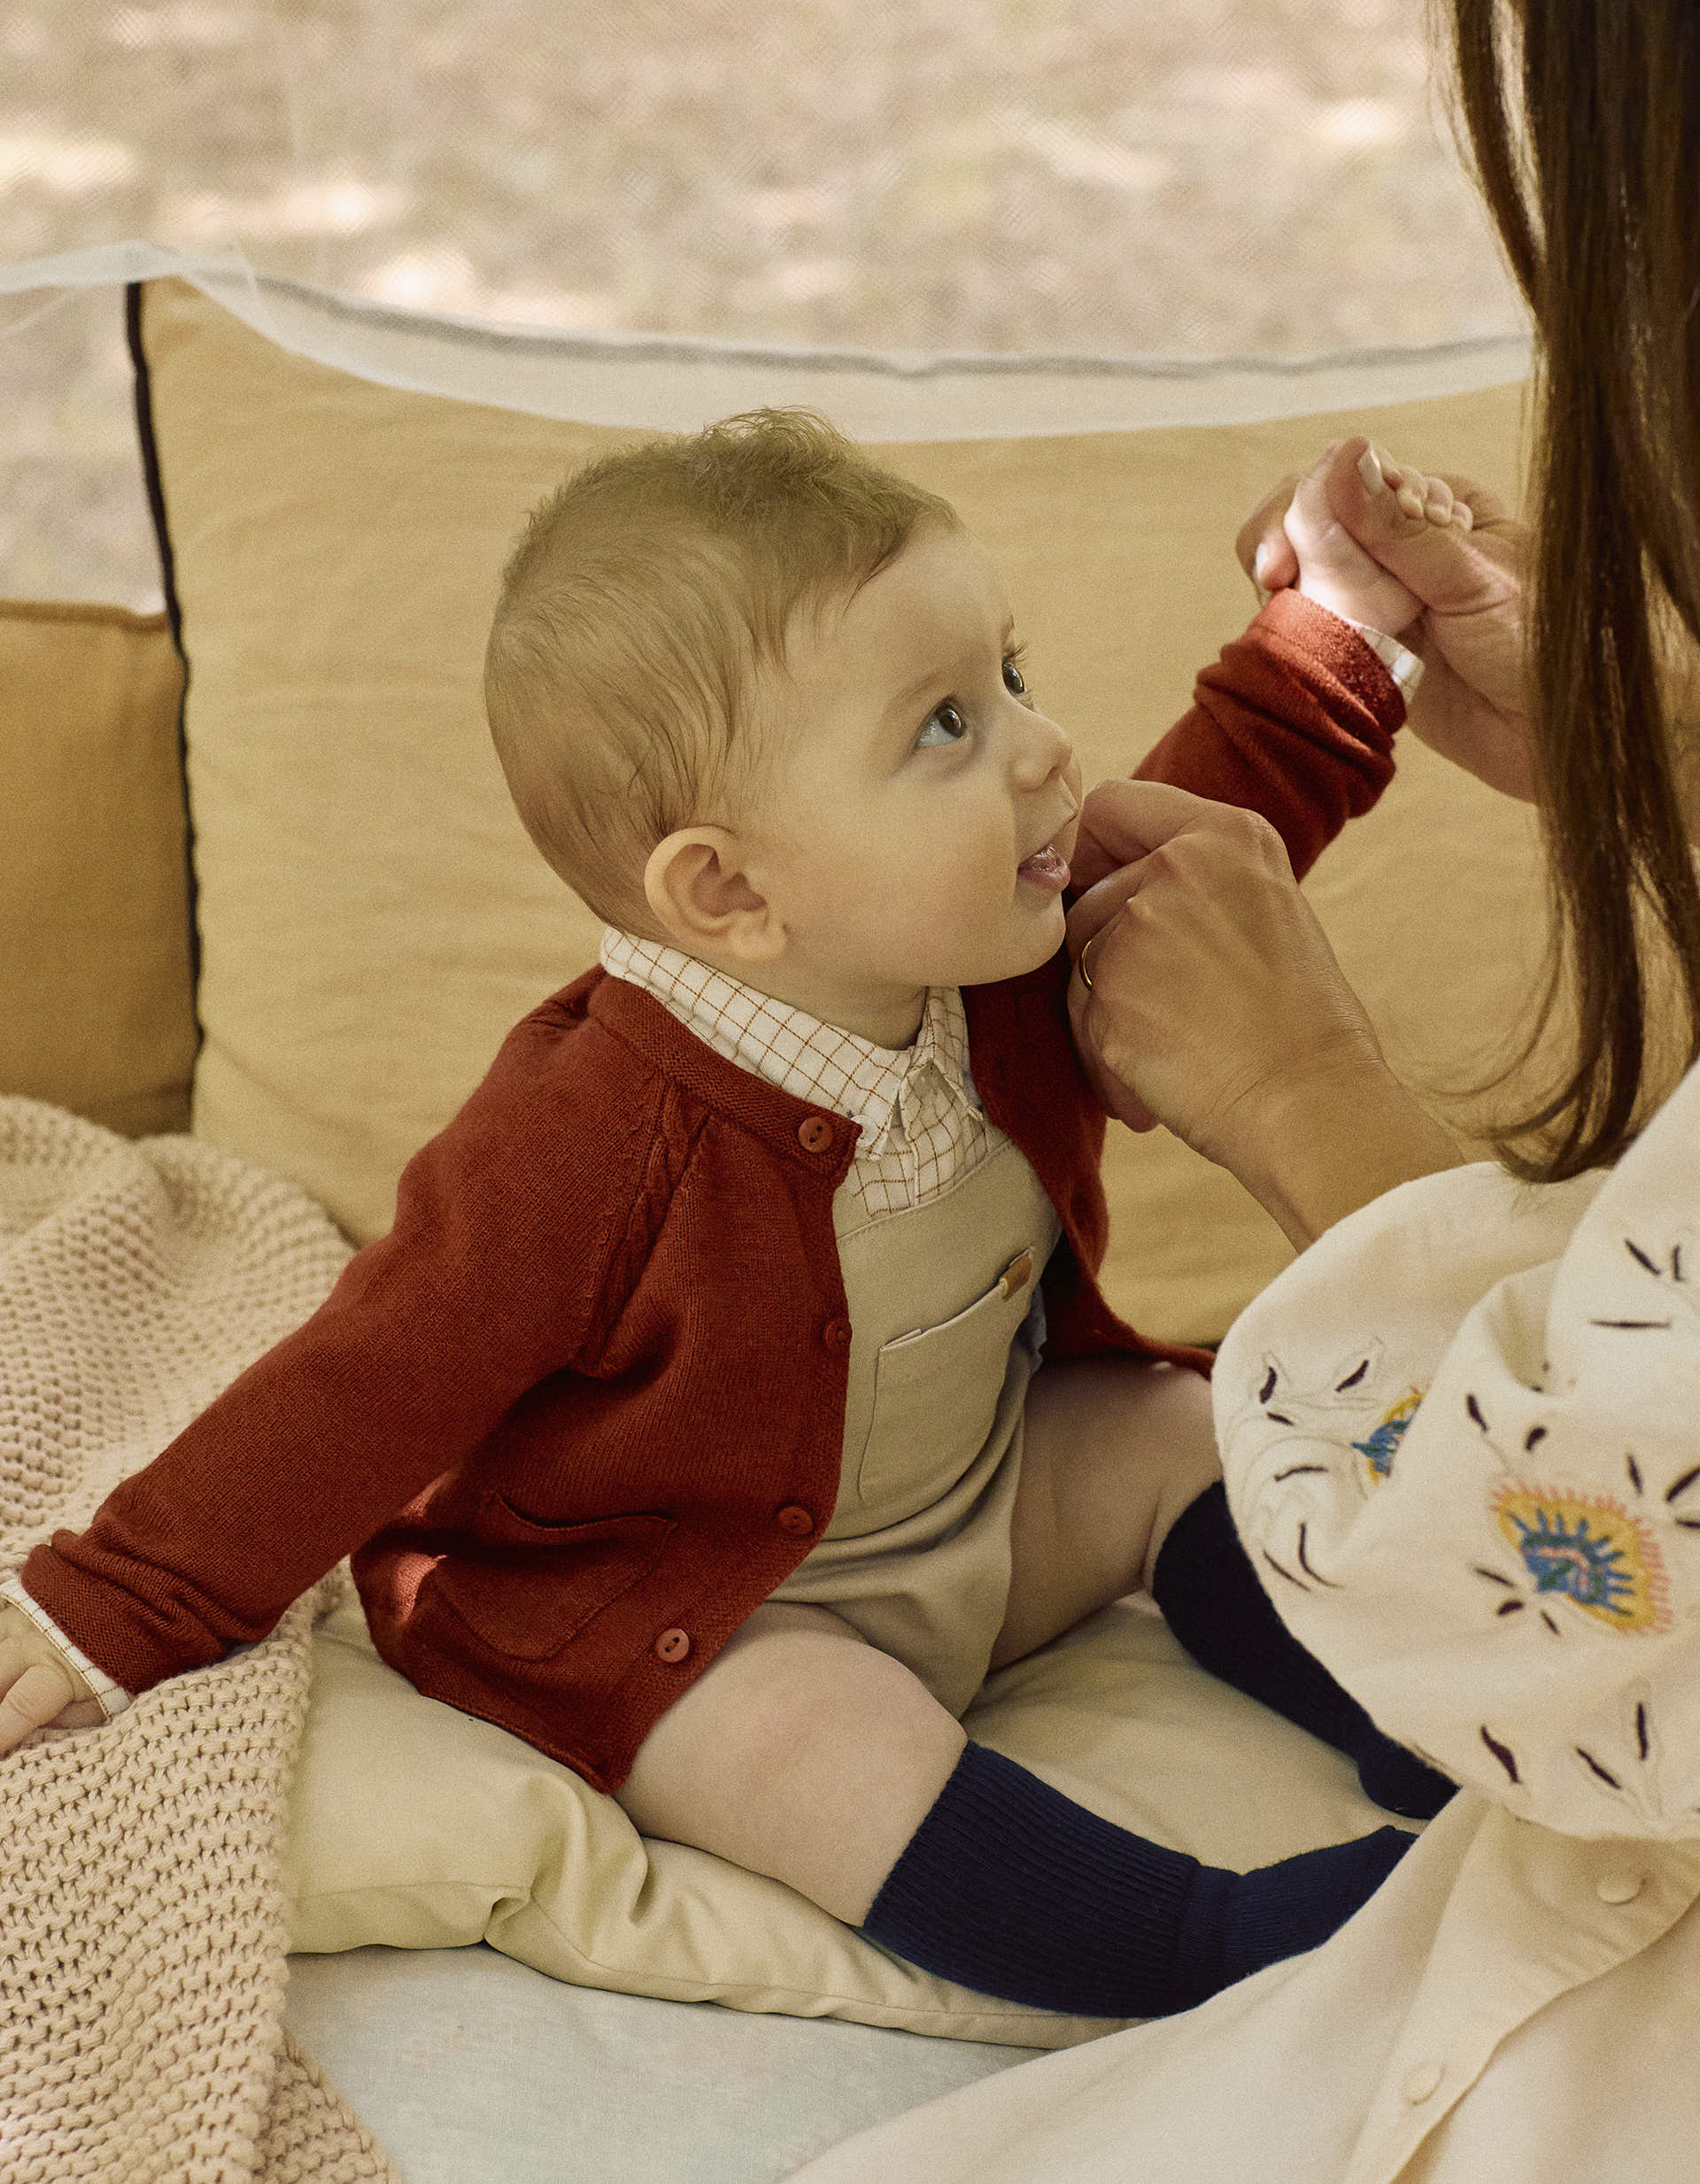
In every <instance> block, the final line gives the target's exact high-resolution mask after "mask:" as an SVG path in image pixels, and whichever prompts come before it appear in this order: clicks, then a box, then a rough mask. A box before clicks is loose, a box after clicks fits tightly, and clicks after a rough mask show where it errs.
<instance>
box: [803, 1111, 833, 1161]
mask: <svg viewBox="0 0 1700 2184" xmlns="http://www.w3.org/2000/svg"><path fill="white" fill-rule="evenodd" d="M797 1142H798V1144H799V1145H800V1146H801V1147H802V1148H803V1150H804V1152H805V1153H824V1152H826V1151H828V1150H829V1149H830V1147H831V1143H832V1125H831V1123H823V1121H822V1120H821V1118H820V1116H819V1115H810V1116H809V1118H808V1121H807V1122H806V1123H798V1125H797Z"/></svg>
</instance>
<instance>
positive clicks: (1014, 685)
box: [1003, 652, 1027, 698]
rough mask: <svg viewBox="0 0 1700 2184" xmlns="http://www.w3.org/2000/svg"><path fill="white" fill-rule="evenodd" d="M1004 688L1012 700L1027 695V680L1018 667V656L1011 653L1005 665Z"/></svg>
mask: <svg viewBox="0 0 1700 2184" xmlns="http://www.w3.org/2000/svg"><path fill="white" fill-rule="evenodd" d="M1003 686H1004V688H1005V689H1006V690H1007V691H1008V693H1009V695H1010V696H1011V697H1012V698H1024V697H1025V696H1026V695H1027V678H1026V676H1025V675H1024V674H1023V673H1022V671H1021V669H1020V668H1019V667H1018V666H1017V665H1016V654H1015V653H1013V652H1012V653H1011V654H1010V655H1009V657H1008V660H1005V661H1004V663H1003Z"/></svg>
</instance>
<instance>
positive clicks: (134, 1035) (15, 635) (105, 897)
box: [0, 600, 196, 1137]
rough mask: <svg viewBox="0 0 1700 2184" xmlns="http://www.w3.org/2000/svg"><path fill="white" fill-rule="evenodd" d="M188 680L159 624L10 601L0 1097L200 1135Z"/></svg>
mask: <svg viewBox="0 0 1700 2184" xmlns="http://www.w3.org/2000/svg"><path fill="white" fill-rule="evenodd" d="M181 694H182V662H181V661H180V660H179V659H178V656H177V652H176V648H175V647H174V644H173V643H172V640H171V633H170V631H169V629H167V628H166V617H165V616H164V615H163V614H130V613H128V611H127V610H126V609H125V608H123V607H119V606H53V605H48V604H46V603H42V602H35V601H29V600H0V782H3V783H4V794H0V1092H8V1093H21V1094H23V1095H24V1096H26V1097H27V1098H29V1099H33V1100H48V1101H50V1102H51V1103H52V1104H54V1105H55V1106H58V1107H70V1108H72V1109H73V1110H74V1111H75V1113H77V1114H78V1115H86V1116H87V1117H88V1118H89V1120H90V1121H91V1122H96V1123H104V1125H105V1126H106V1127H107V1128H108V1129H109V1130H116V1131H123V1132H124V1133H125V1134H126V1135H128V1136H130V1137H141V1136H144V1135H146V1134H147V1133H149V1132H150V1131H167V1130H184V1129H187V1128H188V1126H189V1073H190V1071H191V1069H192V1068H193V1066H194V1061H195V1045H196V1030H195V1007H194V996H193V992H192V989H191V984H190V975H189V891H188V875H187V864H186V857H185V848H184V830H185V825H186V821H185V817H184V811H183V787H182V771H181V768H180V765H179V760H178V744H177V709H178V700H179V698H180V696H181Z"/></svg>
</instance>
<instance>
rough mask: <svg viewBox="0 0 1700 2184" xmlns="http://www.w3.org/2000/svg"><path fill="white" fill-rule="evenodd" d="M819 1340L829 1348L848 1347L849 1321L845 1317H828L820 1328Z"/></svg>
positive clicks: (840, 1348)
mask: <svg viewBox="0 0 1700 2184" xmlns="http://www.w3.org/2000/svg"><path fill="white" fill-rule="evenodd" d="M821 1340H822V1341H823V1343H825V1345H826V1347H827V1348H828V1349H829V1350H847V1349H848V1348H849V1347H850V1323H849V1321H848V1320H847V1319H830V1320H828V1322H827V1323H826V1324H825V1326H824V1327H823V1328H822V1330H821Z"/></svg>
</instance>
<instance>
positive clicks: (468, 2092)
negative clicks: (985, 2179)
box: [283, 1944, 1043, 2184]
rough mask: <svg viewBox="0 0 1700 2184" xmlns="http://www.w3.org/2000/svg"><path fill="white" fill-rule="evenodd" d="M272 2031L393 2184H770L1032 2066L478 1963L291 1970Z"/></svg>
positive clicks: (390, 1957) (358, 1954)
mask: <svg viewBox="0 0 1700 2184" xmlns="http://www.w3.org/2000/svg"><path fill="white" fill-rule="evenodd" d="M283 2020H284V2023H285V2024H286V2025H287V2026H289V2028H290V2031H291V2032H292V2033H293V2034H295V2036H296V2038H297V2039H298V2040H299V2041H301V2043H302V2045H303V2046H304V2047H305V2049H307V2051H308V2053H309V2054H310V2055H312V2056H313V2058H314V2059H315V2061H317V2062H318V2063H320V2064H321V2065H322V2066H323V2068H324V2070H325V2071H326V2072H327V2073H328V2076H329V2077H330V2079H331V2080H332V2082H333V2083H334V2084H335V2085H336V2089H337V2090H338V2092H340V2093H341V2094H343V2095H344V2097H345V2098H346V2099H347V2100H349V2101H351V2102H352V2103H353V2105H354V2107H355V2108H356V2109H357V2110H358V2111H359V2114H360V2117H361V2118H362V2120H363V2121H364V2122H365V2123H366V2125H367V2128H368V2129H369V2130H370V2131H371V2132H372V2133H373V2134H374V2135H375V2137H376V2138H377V2139H378V2140H379V2141H380V2142H381V2143H382V2144H383V2148H384V2149H385V2151H386V2152H387V2153H388V2154H389V2155H390V2158H391V2159H392V2160H393V2161H394V2163H395V2164H396V2166H397V2167H398V2169H399V2170H400V2171H401V2172H402V2174H403V2176H404V2177H406V2180H407V2184H780V2180H781V2179H783V2178H785V2177H788V2176H790V2175H791V2173H792V2171H793V2170H794V2169H796V2168H797V2167H798V2166H799V2165H800V2164H801V2163H803V2162H805V2161H808V2160H809V2159H811V2158H812V2157H814V2156H815V2155H816V2154H819V2153H821V2152H823V2151H824V2150H825V2149H827V2148H828V2147H831V2146H834V2145H837V2144H838V2142H839V2141H840V2140H843V2139H846V2138H849V2137H851V2136H852V2135H853V2134H855V2133H857V2132H860V2131H863V2130H866V2129H867V2128H868V2127H869V2126H871V2125H874V2124H877V2123H882V2122H884V2121H885V2120H886V2118H890V2117H893V2116H897V2115H900V2114H901V2113H903V2112H904V2111H907V2110H909V2109H912V2108H916V2107H918V2106H920V2105H921V2104H922V2103H925V2102H929V2101H932V2100H935V2099H937V2098H938V2097H939V2095H942V2094H947V2093H951V2092H954V2091H955V2090H956V2089H957V2088H960V2087H962V2086H966V2085H970V2084H971V2083H973V2082H974V2081H975V2080H977V2079H980V2078H985V2077H987V2076H989V2075H990V2074H992V2073H993V2072H997V2071H1001V2070H1006V2069H1008V2067H1009V2066H1010V2064H1015V2063H1023V2062H1026V2061H1028V2060H1030V2059H1031V2058H1032V2057H1033V2056H1035V2055H1037V2054H1039V2053H1042V2052H1043V2050H1041V2049H1032V2048H1000V2047H990V2046H981V2045H978V2044H977V2043H974V2042H971V2041H958V2040H931V2039H927V2038H925V2037H924V2036H923V2034H919V2033H897V2032H886V2031H883V2030H881V2029H879V2028H878V2027H876V2026H868V2025H852V2024H850V2023H848V2022H846V2020H845V2019H842V2018H788V2017H753V2016H750V2015H748V2014H747V2013H746V2012H745V2011H742V2010H723V2009H719V2008H717V2007H716V2006H715V2004H714V2003H678V2002H653V2001H651V2000H650V1999H648V1997H646V1996H644V1995H614V1994H604V1993H602V1992H600V1991H599V1990H598V1989H596V1988H594V1987H568V1986H565V1985H563V1984H562V1983H561V1982H560V1980H557V1979H545V1977H544V1975H543V1974H542V1973H541V1972H533V1971H531V1970H529V1967H527V1966H526V1965H524V1964H514V1962H512V1960H511V1959H510V1958H508V1957H506V1956H500V1955H498V1953H497V1951H496V1950H494V1949H488V1948H485V1947H483V1945H482V1944H481V1945H480V1946H479V1947H477V1948H475V1949H352V1950H350V1951H349V1952H348V1953H347V1954H345V1955H344V1956H292V1957H291V1958H290V1985H289V1988H288V1992H287V1994H286V1996H285V2000H284V2009H283Z"/></svg>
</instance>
